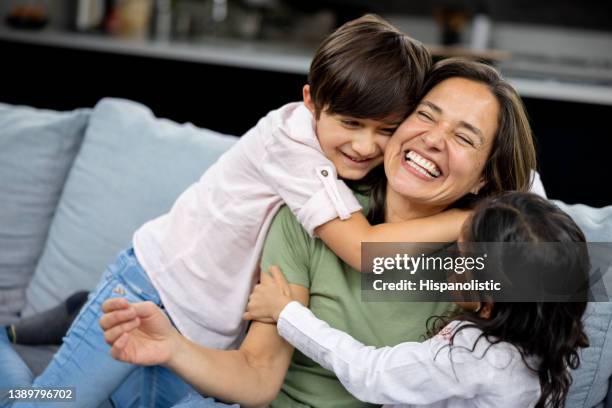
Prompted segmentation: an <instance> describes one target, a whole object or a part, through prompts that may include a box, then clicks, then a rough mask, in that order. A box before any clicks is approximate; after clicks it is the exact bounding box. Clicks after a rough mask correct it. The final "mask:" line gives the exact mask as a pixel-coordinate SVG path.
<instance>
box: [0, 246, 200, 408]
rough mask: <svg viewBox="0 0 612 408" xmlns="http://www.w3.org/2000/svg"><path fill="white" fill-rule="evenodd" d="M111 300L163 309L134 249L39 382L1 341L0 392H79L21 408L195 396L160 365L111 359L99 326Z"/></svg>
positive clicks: (111, 271)
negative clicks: (47, 389)
mask: <svg viewBox="0 0 612 408" xmlns="http://www.w3.org/2000/svg"><path fill="white" fill-rule="evenodd" d="M112 297H124V298H126V299H127V300H128V301H129V302H131V303H132V302H142V301H151V302H153V303H155V304H157V305H158V306H160V307H162V303H161V299H160V297H159V293H158V292H157V290H156V289H155V288H154V287H153V285H152V284H151V281H150V280H149V278H148V276H147V274H146V272H145V271H144V270H143V269H142V267H141V266H140V264H139V263H138V260H137V259H136V256H135V255H134V251H133V249H128V250H126V251H124V252H122V253H121V254H119V256H118V257H117V260H116V261H115V263H113V264H111V265H110V266H109V267H108V268H107V270H106V271H105V272H104V275H103V276H102V279H101V281H100V283H99V284H98V286H97V288H96V289H95V291H94V292H92V294H91V295H90V296H89V299H88V301H87V303H86V304H85V305H84V306H83V308H82V309H81V311H80V313H79V315H78V316H77V318H76V319H75V320H74V322H73V323H72V326H71V327H70V329H69V330H68V333H67V334H66V337H64V343H63V344H62V346H61V347H60V349H59V350H58V352H57V353H56V354H55V356H54V357H53V359H52V360H51V362H50V363H49V365H48V366H47V368H46V369H45V371H44V372H43V373H42V374H41V375H40V376H39V377H36V378H33V375H32V373H31V372H30V370H29V369H28V367H27V366H26V365H25V363H24V362H23V361H22V360H21V358H20V357H19V355H18V354H17V353H16V352H15V351H14V350H13V348H12V347H11V345H10V344H9V342H8V338H7V337H6V335H3V336H0V391H2V392H6V390H7V389H10V388H16V387H30V386H34V387H50V388H53V387H74V393H75V397H76V401H74V402H68V403H67V402H65V401H64V402H63V403H62V402H58V403H51V402H44V403H38V404H37V403H34V402H28V403H26V402H19V403H15V404H14V405H16V406H17V407H19V408H25V407H37V406H40V407H44V408H53V407H66V406H70V407H71V408H78V407H84V408H95V407H98V406H99V405H100V404H101V403H103V402H105V401H106V400H107V399H108V398H109V396H111V394H112V401H113V402H114V404H115V406H117V407H135V406H139V407H168V406H171V405H173V404H175V403H176V402H178V401H179V400H180V399H181V398H183V397H184V396H185V395H187V394H189V393H190V392H193V391H194V390H193V388H192V387H191V386H189V385H188V384H186V383H185V382H183V381H182V380H181V379H180V378H179V377H178V376H176V375H175V374H173V373H171V372H170V371H168V370H167V369H165V368H163V367H161V366H153V367H139V366H135V365H132V364H127V363H123V362H120V361H117V360H115V359H113V358H112V357H111V356H110V353H109V351H110V347H109V346H108V345H107V344H106V343H105V341H104V334H103V331H102V329H101V328H100V326H99V324H98V321H99V320H100V317H101V316H102V308H101V306H102V303H104V301H105V300H107V299H109V298H112ZM124 383H125V384H124ZM122 384H123V386H122V387H121V388H119V386H120V385H122ZM115 390H116V392H115ZM113 392H115V394H113ZM0 397H2V396H1V395H0ZM0 404H4V405H3V406H9V405H8V403H7V402H6V401H4V402H3V401H1V400H0Z"/></svg>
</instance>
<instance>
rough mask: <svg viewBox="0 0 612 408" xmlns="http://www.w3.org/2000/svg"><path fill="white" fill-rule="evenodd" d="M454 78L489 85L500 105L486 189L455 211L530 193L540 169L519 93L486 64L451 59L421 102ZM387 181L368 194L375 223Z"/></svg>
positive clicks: (380, 218)
mask: <svg viewBox="0 0 612 408" xmlns="http://www.w3.org/2000/svg"><path fill="white" fill-rule="evenodd" d="M451 78H464V79H468V80H471V81H475V82H479V83H482V84H484V85H486V86H487V87H488V88H489V90H490V91H491V94H492V95H493V96H494V97H495V98H496V99H497V102H498V103H499V117H498V118H497V121H498V125H497V133H496V135H495V138H494V140H493V146H492V148H491V153H490V155H489V157H488V159H487V162H486V164H485V168H484V171H483V176H484V179H485V185H484V186H483V187H482V188H481V189H480V191H479V192H478V195H474V194H467V195H466V196H464V197H462V198H461V199H459V200H458V202H456V203H455V204H454V205H453V206H454V207H464V208H466V207H471V206H473V205H474V204H475V203H477V202H478V200H479V199H481V198H484V197H489V196H492V195H495V194H499V193H501V192H504V191H528V190H529V188H530V186H531V170H535V168H536V153H535V146H534V141H533V135H532V132H531V127H530V126H529V120H528V118H527V112H526V111H525V107H524V105H523V102H522V101H521V98H520V96H519V95H518V93H517V92H516V90H515V89H514V88H513V87H512V86H511V85H510V84H509V83H508V82H506V81H505V80H504V79H503V78H502V77H501V75H500V74H499V72H498V71H497V70H496V69H495V68H493V67H490V66H488V65H486V64H483V63H480V62H476V61H471V60H467V59H464V58H448V59H444V60H441V61H438V62H437V63H436V64H434V66H433V68H432V70H431V72H430V73H429V75H428V76H427V79H426V80H425V84H424V85H423V88H422V93H421V95H420V97H419V100H420V99H422V98H423V97H424V96H425V95H427V93H428V92H429V91H431V90H432V89H433V88H434V87H435V86H436V85H438V84H440V83H441V82H443V81H445V80H447V79H451ZM386 187H387V182H386V179H381V180H380V182H378V183H377V184H375V185H373V187H371V188H370V189H369V190H368V193H369V195H370V196H371V202H372V205H371V210H370V213H369V214H368V219H369V220H370V222H372V223H377V224H378V223H381V222H384V208H385V196H386Z"/></svg>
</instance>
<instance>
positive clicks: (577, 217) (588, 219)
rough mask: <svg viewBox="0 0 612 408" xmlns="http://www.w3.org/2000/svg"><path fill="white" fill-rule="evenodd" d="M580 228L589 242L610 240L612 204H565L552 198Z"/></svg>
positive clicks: (611, 240)
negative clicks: (602, 205)
mask: <svg viewBox="0 0 612 408" xmlns="http://www.w3.org/2000/svg"><path fill="white" fill-rule="evenodd" d="M553 203H555V204H556V205H557V206H559V208H561V209H562V210H563V211H565V212H566V213H568V214H569V215H570V217H572V218H573V219H574V221H575V222H576V224H578V226H579V227H580V228H581V229H582V231H583V232H584V235H585V236H586V239H587V241H589V242H612V205H609V206H607V207H603V208H593V207H589V206H588V205H584V204H565V203H563V202H561V201H558V200H553Z"/></svg>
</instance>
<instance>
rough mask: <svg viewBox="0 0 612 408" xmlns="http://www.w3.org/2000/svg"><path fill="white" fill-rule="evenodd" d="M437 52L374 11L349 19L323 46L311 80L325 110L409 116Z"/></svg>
mask: <svg viewBox="0 0 612 408" xmlns="http://www.w3.org/2000/svg"><path fill="white" fill-rule="evenodd" d="M430 67H431V56H430V55H429V52H428V51H427V50H426V49H425V47H424V46H423V44H421V43H419V42H418V41H415V40H413V39H412V38H410V37H408V36H407V35H405V34H403V33H402V32H400V31H399V30H398V29H397V28H395V27H393V26H392V25H391V24H389V23H388V22H386V21H385V20H383V19H381V18H380V17H378V16H375V15H373V14H368V15H365V16H363V17H361V18H358V19H356V20H352V21H349V22H348V23H346V24H344V25H342V26H341V27H340V28H338V29H337V30H336V31H334V32H333V33H332V34H330V35H329V36H328V37H327V38H326V39H325V40H324V41H323V43H322V44H321V45H320V46H319V48H318V50H317V51H316V54H315V56H314V58H313V60H312V64H311V65H310V72H309V74H308V84H309V85H310V95H311V97H312V100H313V102H314V105H315V110H316V116H317V118H318V116H319V114H320V113H321V112H322V111H327V112H330V113H335V114H341V115H342V114H345V115H350V116H352V117H355V118H371V119H383V118H385V117H388V116H390V115H393V116H397V117H398V119H403V118H404V117H405V116H407V115H408V113H410V111H411V110H412V109H413V107H414V105H415V103H416V102H417V98H418V95H419V94H420V93H421V87H422V86H423V83H424V81H425V77H426V75H427V73H428V72H429V69H430Z"/></svg>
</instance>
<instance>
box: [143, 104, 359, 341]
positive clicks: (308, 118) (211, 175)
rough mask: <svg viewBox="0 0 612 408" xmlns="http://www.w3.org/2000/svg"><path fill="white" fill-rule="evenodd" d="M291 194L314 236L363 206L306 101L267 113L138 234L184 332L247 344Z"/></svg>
mask: <svg viewBox="0 0 612 408" xmlns="http://www.w3.org/2000/svg"><path fill="white" fill-rule="evenodd" d="M283 202H284V203H286V204H287V206H288V207H289V208H290V209H291V211H292V212H293V213H294V214H295V215H296V217H297V219H298V220H299V221H300V223H301V224H302V225H303V226H304V228H305V229H306V230H307V231H308V232H309V233H311V234H312V233H313V230H314V229H315V228H316V227H317V226H319V225H322V224H324V223H326V222H327V221H330V220H332V219H334V218H337V217H340V218H342V219H346V218H348V217H350V214H351V213H353V212H355V211H358V210H360V209H361V206H360V205H359V203H358V201H357V199H356V198H355V197H354V195H353V192H352V191H351V190H350V189H349V188H348V187H347V186H346V185H345V184H344V182H342V181H340V180H338V178H337V175H336V169H335V168H334V166H333V164H332V163H331V162H330V161H329V160H328V159H327V158H326V157H325V155H324V154H323V152H322V150H321V146H320V145H319V141H318V138H317V135H316V134H315V121H314V117H313V115H312V114H311V113H310V111H309V110H308V109H307V108H306V106H304V104H303V103H291V104H288V105H285V106H283V107H281V108H280V109H277V110H275V111H272V112H270V113H269V114H268V115H267V116H265V117H264V118H262V119H261V120H260V121H259V123H257V125H256V126H255V127H253V128H252V129H251V130H249V131H248V132H247V133H246V134H245V135H244V136H242V137H241V138H240V140H239V141H238V142H237V143H236V144H235V145H234V146H232V148H231V149H229V150H228V151H227V152H226V153H225V154H223V155H222V156H221V157H220V158H219V160H218V161H217V162H216V163H215V164H213V165H212V166H211V167H210V168H209V169H208V170H207V171H206V173H204V175H203V176H202V177H201V178H200V180H199V181H198V182H196V183H194V184H193V185H192V186H190V187H189V188H188V189H187V190H186V191H185V192H183V193H182V194H181V196H180V197H179V198H178V199H177V200H176V202H175V203H174V205H173V206H172V209H171V210H170V212H168V213H167V214H164V215H162V216H161V217H158V218H156V219H154V220H152V221H150V222H148V223H146V224H145V225H144V226H142V227H141V228H140V229H139V230H138V231H136V233H135V234H134V238H133V240H134V250H135V252H136V256H137V258H138V260H139V262H140V263H141V264H142V266H143V268H144V270H145V271H146V272H147V274H148V276H149V278H150V279H151V281H152V283H153V285H154V286H155V288H156V289H157V291H158V292H159V294H160V297H161V299H162V301H163V303H164V306H165V308H166V310H167V311H168V313H169V315H170V317H171V318H172V320H173V322H174V323H175V324H176V326H177V328H178V329H179V330H180V331H181V333H182V334H183V335H184V336H186V337H187V338H189V339H191V340H193V341H195V342H197V343H199V344H202V345H206V346H209V347H214V348H234V347H237V346H239V345H240V342H241V339H242V336H243V333H244V329H245V327H246V326H245V323H244V321H243V320H242V314H243V312H244V310H245V307H246V302H247V299H248V296H249V293H251V289H252V288H253V285H254V283H255V282H256V281H257V279H258V277H259V274H258V273H257V268H258V262H259V258H260V256H261V250H262V247H263V243H264V240H265V237H266V234H267V231H268V227H269V226H270V223H271V222H272V218H273V217H274V214H275V213H276V212H277V210H278V209H279V207H280V206H281V205H282V204H283Z"/></svg>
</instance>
